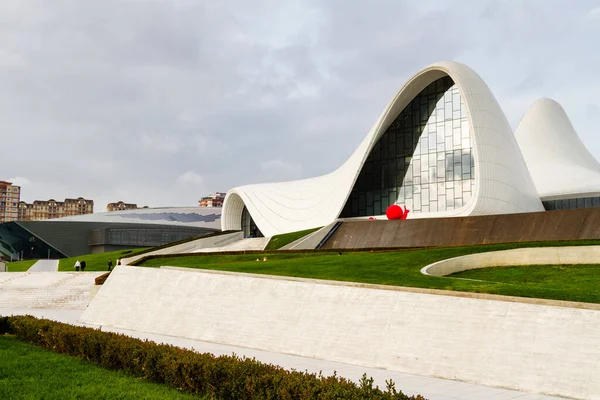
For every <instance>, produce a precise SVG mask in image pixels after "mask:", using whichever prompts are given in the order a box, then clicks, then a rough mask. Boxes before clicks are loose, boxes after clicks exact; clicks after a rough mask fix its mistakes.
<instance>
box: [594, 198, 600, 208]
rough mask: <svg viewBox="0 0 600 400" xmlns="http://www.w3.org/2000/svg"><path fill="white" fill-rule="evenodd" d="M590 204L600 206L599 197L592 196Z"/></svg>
mask: <svg viewBox="0 0 600 400" xmlns="http://www.w3.org/2000/svg"><path fill="white" fill-rule="evenodd" d="M592 206H593V207H600V197H592Z"/></svg>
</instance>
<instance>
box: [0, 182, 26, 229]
mask: <svg viewBox="0 0 600 400" xmlns="http://www.w3.org/2000/svg"><path fill="white" fill-rule="evenodd" d="M20 200H21V187H19V186H14V185H13V184H12V182H6V181H0V223H2V222H9V221H15V220H16V219H17V218H18V217H19V213H18V210H19V201H20Z"/></svg>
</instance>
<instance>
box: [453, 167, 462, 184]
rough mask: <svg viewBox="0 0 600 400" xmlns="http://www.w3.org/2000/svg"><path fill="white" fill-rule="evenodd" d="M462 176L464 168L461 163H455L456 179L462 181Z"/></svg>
mask: <svg viewBox="0 0 600 400" xmlns="http://www.w3.org/2000/svg"><path fill="white" fill-rule="evenodd" d="M461 178H462V168H461V165H460V164H454V180H455V181H460V179H461Z"/></svg>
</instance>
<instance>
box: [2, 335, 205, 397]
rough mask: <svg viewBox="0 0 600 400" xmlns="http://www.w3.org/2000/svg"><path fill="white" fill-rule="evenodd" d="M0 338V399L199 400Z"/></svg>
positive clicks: (77, 360) (170, 389) (118, 373)
mask: <svg viewBox="0 0 600 400" xmlns="http://www.w3.org/2000/svg"><path fill="white" fill-rule="evenodd" d="M200 398H205V397H200V396H196V395H192V394H188V393H182V392H179V391H177V390H176V389H173V388H170V387H168V386H166V385H160V384H156V383H150V382H146V381H143V380H140V379H137V378H135V377H132V376H128V375H126V374H124V373H121V372H116V371H110V370H107V369H103V368H101V367H98V366H95V365H92V364H89V363H87V362H85V361H83V360H79V359H77V358H73V357H71V356H67V355H64V354H56V353H52V352H50V351H47V350H44V349H42V348H40V347H37V346H34V345H32V344H28V343H23V342H21V341H19V340H17V339H16V338H14V337H10V336H0V399H57V400H62V399H200Z"/></svg>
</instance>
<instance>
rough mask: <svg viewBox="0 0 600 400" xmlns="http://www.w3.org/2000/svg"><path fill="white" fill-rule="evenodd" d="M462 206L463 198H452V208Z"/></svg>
mask: <svg viewBox="0 0 600 400" xmlns="http://www.w3.org/2000/svg"><path fill="white" fill-rule="evenodd" d="M462 206H463V199H461V198H455V199H454V209H455V210H456V209H459V208H461V207H462Z"/></svg>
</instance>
